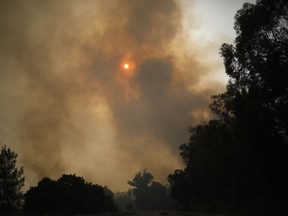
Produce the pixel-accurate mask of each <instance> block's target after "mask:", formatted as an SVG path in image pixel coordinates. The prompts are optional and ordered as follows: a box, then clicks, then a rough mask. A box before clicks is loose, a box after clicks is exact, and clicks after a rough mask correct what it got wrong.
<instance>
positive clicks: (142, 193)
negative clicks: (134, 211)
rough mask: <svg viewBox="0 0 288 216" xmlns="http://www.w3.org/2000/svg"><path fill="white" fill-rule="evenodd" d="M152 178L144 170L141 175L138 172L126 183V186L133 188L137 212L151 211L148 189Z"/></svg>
mask: <svg viewBox="0 0 288 216" xmlns="http://www.w3.org/2000/svg"><path fill="white" fill-rule="evenodd" d="M153 178H154V177H153V175H152V174H151V173H149V172H147V170H144V171H143V173H141V172H138V173H137V174H136V175H135V176H134V178H133V180H130V181H128V184H129V185H131V186H133V187H134V189H133V194H134V196H135V204H136V206H137V208H138V209H139V210H150V209H151V206H152V201H151V197H150V194H149V188H148V187H149V184H151V182H152V180H153Z"/></svg>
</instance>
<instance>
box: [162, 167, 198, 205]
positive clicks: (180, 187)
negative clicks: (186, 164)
mask: <svg viewBox="0 0 288 216" xmlns="http://www.w3.org/2000/svg"><path fill="white" fill-rule="evenodd" d="M167 179H168V182H169V183H170V193H169V194H170V196H171V197H173V198H174V199H175V200H177V202H178V203H180V204H181V208H184V209H187V208H189V205H190V202H191V193H192V192H191V187H190V184H189V182H188V180H187V176H186V173H185V172H184V171H183V170H179V169H178V170H175V171H174V173H173V174H170V175H169V176H168V177H167Z"/></svg>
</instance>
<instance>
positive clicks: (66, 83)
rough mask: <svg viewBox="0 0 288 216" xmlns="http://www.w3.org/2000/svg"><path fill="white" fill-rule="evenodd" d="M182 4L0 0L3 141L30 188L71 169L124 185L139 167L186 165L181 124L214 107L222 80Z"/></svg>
mask: <svg viewBox="0 0 288 216" xmlns="http://www.w3.org/2000/svg"><path fill="white" fill-rule="evenodd" d="M180 3H181V1H173V0H165V1H153V0H137V1H135V0H111V1H94V0H85V1H76V0H66V1H56V0H50V1H37V0H31V1H25V2H24V1H9V0H7V1H5V0H1V8H0V104H1V106H0V119H1V121H0V137H1V138H0V139H1V140H0V143H1V144H4V143H7V144H8V145H9V146H11V147H12V148H13V149H15V151H16V152H17V153H18V154H19V159H20V164H21V165H22V166H23V167H24V171H25V176H26V186H27V187H28V186H31V185H35V184H36V183H37V181H38V180H39V179H41V178H42V177H44V176H49V177H51V178H58V177H59V175H61V174H63V173H76V174H77V175H81V176H83V177H84V178H85V179H88V180H89V181H93V182H95V183H98V184H101V185H107V186H108V187H109V188H111V189H112V190H114V191H116V190H125V189H127V187H128V185H127V183H126V182H127V180H128V179H131V178H132V177H133V176H134V174H135V173H136V172H138V171H139V170H142V169H144V168H147V169H148V170H149V172H151V173H153V174H154V175H155V177H156V179H158V180H160V181H162V182H165V180H166V177H167V175H168V174H169V173H171V172H172V171H173V170H175V169H177V168H179V167H182V162H181V158H180V157H179V156H178V147H179V145H180V144H182V143H183V142H185V141H186V140H187V139H188V133H187V127H188V126H190V125H195V124H197V123H199V122H202V121H204V120H207V119H209V118H210V113H209V111H208V108H207V105H208V104H209V98H210V95H211V94H213V93H215V91H217V90H219V88H220V85H219V84H215V85H211V83H205V77H206V78H207V76H209V71H210V70H211V68H212V67H213V65H211V64H210V62H209V61H207V62H205V61H204V60H203V59H202V58H203V53H205V50H201V49H202V48H203V47H201V46H200V45H198V43H199V42H196V41H193V40H192V38H191V37H189V35H188V33H187V32H185V29H186V28H188V27H187V25H186V24H185V21H184V18H185V14H184V10H183V5H181V4H180ZM190 19H195V18H193V17H192V18H191V17H190ZM189 23H190V24H191V26H189V28H193V21H190V22H189ZM195 23H196V19H195ZM124 62H128V63H129V64H130V66H131V68H129V70H127V71H125V70H124V69H123V68H122V67H121V65H123V63H124ZM203 80H204V81H203Z"/></svg>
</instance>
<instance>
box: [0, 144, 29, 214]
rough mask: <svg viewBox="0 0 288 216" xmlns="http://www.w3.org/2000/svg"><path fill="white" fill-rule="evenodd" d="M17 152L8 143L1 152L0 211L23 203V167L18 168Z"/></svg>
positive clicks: (11, 208) (15, 207) (18, 206)
mask: <svg viewBox="0 0 288 216" xmlns="http://www.w3.org/2000/svg"><path fill="white" fill-rule="evenodd" d="M17 156H18V155H17V154H16V153H15V152H13V151H12V150H11V149H10V148H9V147H7V146H6V145H4V146H2V148H1V152H0V212H1V211H11V210H13V209H17V208H20V207H21V205H22V203H23V195H22V192H21V188H22V187H23V186H24V172H23V168H22V167H21V168H19V169H18V168H17V166H16V162H17V161H16V159H17Z"/></svg>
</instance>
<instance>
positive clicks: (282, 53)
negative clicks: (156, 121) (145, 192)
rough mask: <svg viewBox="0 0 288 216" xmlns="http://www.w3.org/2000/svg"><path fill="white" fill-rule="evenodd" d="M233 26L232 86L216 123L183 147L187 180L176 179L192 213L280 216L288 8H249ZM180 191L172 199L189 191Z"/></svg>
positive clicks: (224, 51) (226, 47) (282, 4)
mask: <svg viewBox="0 0 288 216" xmlns="http://www.w3.org/2000/svg"><path fill="white" fill-rule="evenodd" d="M234 28H235V31H236V39H235V44H234V45H230V44H223V45H222V47H221V55H222V57H223V59H224V65H225V70H226V73H227V75H228V76H229V77H230V80H229V82H228V84H227V86H226V91H225V92H224V93H222V94H220V95H215V96H212V103H211V105H210V108H211V111H212V112H213V113H214V114H215V115H216V116H217V117H218V118H217V120H211V121H209V122H208V123H204V124H201V125H198V126H195V127H193V128H191V129H190V132H191V137H190V141H189V142H188V143H186V144H183V145H181V147H180V152H181V153H180V154H181V156H182V158H183V161H184V163H185V164H186V168H185V170H184V174H185V175H184V174H183V173H182V174H181V172H179V173H174V175H173V174H172V175H170V177H174V180H173V181H172V182H174V184H176V183H177V182H178V185H179V184H180V182H181V181H184V180H183V176H185V178H186V179H187V181H188V182H189V186H190V191H191V198H190V199H189V197H187V201H188V200H189V201H190V202H191V204H192V205H193V208H194V209H198V210H206V211H211V212H227V213H231V212H232V213H236V214H243V215H250V214H251V215H280V214H281V213H282V212H283V210H284V209H285V208H284V207H285V205H286V200H287V199H286V196H287V193H288V185H287V182H288V178H287V175H286V173H285V170H286V169H287V164H288V115H287V113H288V3H287V1H283V0H276V1H272V0H260V1H257V2H256V4H255V5H254V4H249V3H246V4H244V5H243V8H242V9H241V10H239V11H238V12H237V14H236V16H235V27H234ZM181 175H182V178H180V177H179V176H181ZM177 176H178V177H179V178H178V180H176V179H177V178H176V177H177ZM175 182H176V183H175ZM176 185H177V184H176ZM187 188H189V187H188V186H187ZM174 189H175V191H174V197H177V196H176V195H175V194H176V191H178V193H179V191H181V190H183V189H182V188H178V189H176V187H175V188H174ZM178 199H179V197H178ZM182 202H183V201H182Z"/></svg>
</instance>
